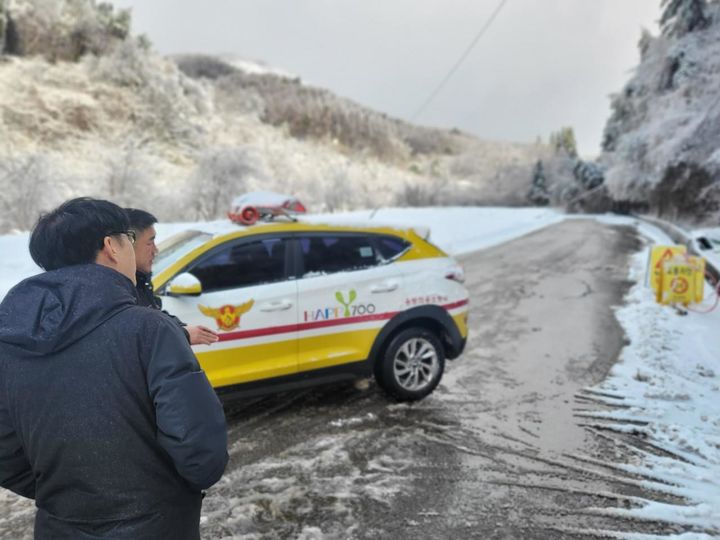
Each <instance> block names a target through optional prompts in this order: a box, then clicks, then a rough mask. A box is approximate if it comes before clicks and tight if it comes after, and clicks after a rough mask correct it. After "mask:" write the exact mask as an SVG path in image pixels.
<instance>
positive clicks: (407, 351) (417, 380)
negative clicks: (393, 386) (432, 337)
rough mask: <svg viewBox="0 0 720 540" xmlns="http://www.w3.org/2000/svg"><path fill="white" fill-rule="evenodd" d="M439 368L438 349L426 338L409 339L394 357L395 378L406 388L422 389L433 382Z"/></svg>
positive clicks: (410, 389)
mask: <svg viewBox="0 0 720 540" xmlns="http://www.w3.org/2000/svg"><path fill="white" fill-rule="evenodd" d="M439 369H440V362H439V360H438V354H437V351H436V350H435V347H434V346H433V344H432V343H430V342H429V341H428V340H427V339H424V338H412V339H409V340H407V341H406V342H405V343H403V344H402V346H401V347H400V348H399V349H398V351H397V352H396V353H395V358H393V373H394V375H395V380H396V381H397V383H398V384H399V385H400V387H402V388H403V389H404V390H409V391H418V390H422V389H423V388H425V387H427V386H428V385H429V384H431V383H432V381H433V380H434V379H435V377H436V376H437V374H438V371H439Z"/></svg>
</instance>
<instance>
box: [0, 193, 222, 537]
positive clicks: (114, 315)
mask: <svg viewBox="0 0 720 540" xmlns="http://www.w3.org/2000/svg"><path fill="white" fill-rule="evenodd" d="M133 237H134V233H133V232H132V231H131V230H130V223H129V221H128V218H127V215H126V214H125V212H124V210H123V209H122V208H120V207H119V206H117V205H115V204H113V203H110V202H108V201H101V200H95V199H90V198H80V199H74V200H71V201H68V202H66V203H64V204H62V205H61V206H60V207H59V208H57V209H56V210H54V211H52V212H50V213H49V214H46V215H44V216H42V217H41V218H40V220H39V221H38V223H37V225H36V226H35V229H34V230H33V232H32V235H31V238H30V253H31V255H32V257H33V260H35V262H36V263H37V264H38V265H39V266H40V267H42V268H44V269H45V270H46V272H45V273H42V274H39V275H37V276H34V277H31V278H29V279H26V280H25V281H23V282H21V283H20V284H18V285H17V286H15V287H14V288H13V289H12V290H11V291H10V292H9V293H8V294H7V296H6V297H5V299H4V300H3V302H2V303H1V304H0V381H1V382H2V384H0V486H2V487H4V488H6V489H10V490H12V491H14V492H15V493H18V494H20V495H22V496H25V497H29V498H32V499H35V502H36V506H37V513H36V516H35V538H173V539H176V538H179V539H198V538H199V537H200V536H199V522H200V508H201V500H202V490H204V489H207V488H209V487H210V486H212V485H213V484H214V483H215V482H217V481H218V480H219V479H220V477H221V475H222V473H223V471H224V469H225V465H226V464H227V459H228V455H227V431H226V426H225V417H224V414H223V410H222V406H221V405H220V402H219V401H218V399H217V396H216V395H215V393H214V392H213V389H212V387H211V386H210V384H209V382H208V380H207V377H206V376H205V373H204V372H203V371H202V370H201V369H200V367H199V366H198V364H197V360H196V359H195V356H194V355H193V353H192V350H191V349H190V346H189V345H188V342H187V340H186V339H185V336H184V335H183V333H182V331H181V330H180V327H179V326H178V325H177V324H176V323H175V322H174V321H173V320H171V319H170V318H169V317H167V315H165V314H163V313H161V312H160V311H158V310H153V309H147V308H146V307H142V306H138V305H137V303H136V297H135V285H134V282H135V253H134V250H133V245H132V239H133Z"/></svg>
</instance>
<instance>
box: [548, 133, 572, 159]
mask: <svg viewBox="0 0 720 540" xmlns="http://www.w3.org/2000/svg"><path fill="white" fill-rule="evenodd" d="M550 146H551V147H552V148H553V149H554V150H555V153H560V152H563V151H564V152H565V153H566V154H567V155H568V156H569V157H571V158H576V157H577V155H578V154H577V141H576V140H575V131H574V130H573V128H571V127H562V128H560V131H557V132H555V133H551V134H550Z"/></svg>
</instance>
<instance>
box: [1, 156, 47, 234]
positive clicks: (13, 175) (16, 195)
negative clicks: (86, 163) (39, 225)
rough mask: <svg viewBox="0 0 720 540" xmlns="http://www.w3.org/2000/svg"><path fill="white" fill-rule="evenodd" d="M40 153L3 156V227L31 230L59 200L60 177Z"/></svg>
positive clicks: (4, 228)
mask: <svg viewBox="0 0 720 540" xmlns="http://www.w3.org/2000/svg"><path fill="white" fill-rule="evenodd" d="M52 171H53V167H52V166H51V165H50V163H49V162H48V159H47V158H46V157H45V156H43V155H40V154H29V155H25V156H17V157H16V156H5V157H3V158H0V230H9V229H20V230H29V229H30V228H32V226H33V225H34V224H35V222H36V221H37V219H38V217H39V215H40V212H41V211H43V210H45V209H47V207H48V206H51V205H52V204H54V203H55V202H56V201H55V200H54V194H55V192H56V190H57V188H58V182H57V178H56V177H54V175H53V172H52Z"/></svg>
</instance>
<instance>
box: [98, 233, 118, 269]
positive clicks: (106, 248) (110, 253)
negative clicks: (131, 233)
mask: <svg viewBox="0 0 720 540" xmlns="http://www.w3.org/2000/svg"><path fill="white" fill-rule="evenodd" d="M100 252H101V254H102V255H103V256H104V257H105V258H106V259H108V260H110V261H112V262H114V263H117V260H118V259H117V252H118V246H117V243H116V242H114V241H113V238H112V236H106V237H105V238H104V239H103V247H102V249H101V250H100Z"/></svg>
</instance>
